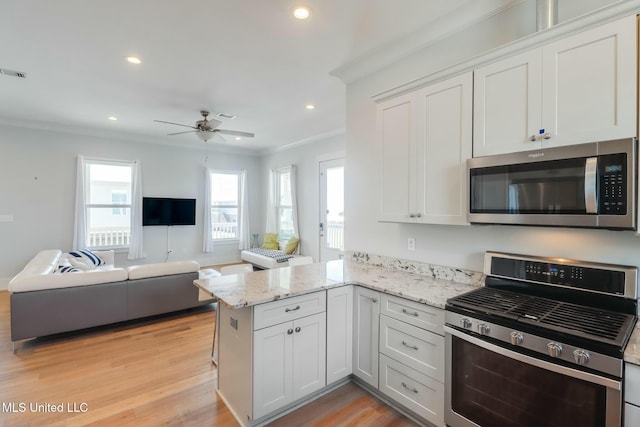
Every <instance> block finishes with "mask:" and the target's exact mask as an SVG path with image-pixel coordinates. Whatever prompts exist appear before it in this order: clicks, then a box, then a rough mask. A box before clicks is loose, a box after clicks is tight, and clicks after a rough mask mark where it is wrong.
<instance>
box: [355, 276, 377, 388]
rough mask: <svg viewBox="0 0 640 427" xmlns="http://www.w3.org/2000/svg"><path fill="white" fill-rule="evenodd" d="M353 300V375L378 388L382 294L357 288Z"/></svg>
mask: <svg viewBox="0 0 640 427" xmlns="http://www.w3.org/2000/svg"><path fill="white" fill-rule="evenodd" d="M353 300H354V301H353V304H354V305H353V375H355V376H356V377H358V378H360V379H361V380H362V381H364V382H366V383H367V384H369V385H370V386H372V387H374V388H378V330H379V324H378V317H379V315H380V293H379V292H376V291H372V290H371V289H367V288H363V287H360V286H356V288H355V289H354V292H353Z"/></svg>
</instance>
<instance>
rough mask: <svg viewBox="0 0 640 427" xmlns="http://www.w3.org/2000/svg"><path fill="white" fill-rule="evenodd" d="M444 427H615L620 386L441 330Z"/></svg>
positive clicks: (619, 413) (619, 410)
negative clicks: (443, 353) (443, 343)
mask: <svg viewBox="0 0 640 427" xmlns="http://www.w3.org/2000/svg"><path fill="white" fill-rule="evenodd" d="M445 340H446V354H447V360H446V381H445V387H446V395H445V406H446V409H445V422H446V424H447V426H450V427H478V426H481V427H493V426H501V427H524V426H535V427H566V426H581V427H614V426H615V427H620V425H621V418H622V392H621V390H622V383H621V381H616V380H612V379H609V378H606V377H601V376H598V375H594V374H590V373H587V372H583V371H579V370H576V369H572V368H567V367H564V366H561V365H557V364H555V363H551V362H547V361H545V360H541V359H537V358H535V357H531V356H528V355H524V354H521V353H517V352H514V351H512V350H509V349H506V348H503V347H500V346H497V345H494V344H491V343H488V342H486V341H484V340H482V339H480V338H478V337H476V336H472V335H469V334H467V333H464V332H462V331H459V330H457V329H454V328H451V327H449V326H445Z"/></svg>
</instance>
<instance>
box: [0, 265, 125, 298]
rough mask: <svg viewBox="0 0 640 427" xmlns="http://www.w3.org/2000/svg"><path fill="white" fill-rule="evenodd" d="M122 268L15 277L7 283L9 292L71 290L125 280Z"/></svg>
mask: <svg viewBox="0 0 640 427" xmlns="http://www.w3.org/2000/svg"><path fill="white" fill-rule="evenodd" d="M127 277H128V274H127V270H125V269H124V268H113V267H111V268H108V269H100V270H98V269H96V270H91V271H82V272H79V273H77V274H40V275H24V276H20V275H18V276H16V277H14V278H13V280H11V282H9V291H11V292H29V291H40V290H43V289H59V288H71V287H74V286H86V285H97V284H99V283H112V282H121V281H124V280H127Z"/></svg>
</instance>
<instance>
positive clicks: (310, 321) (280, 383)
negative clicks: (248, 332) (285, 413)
mask: <svg viewBox="0 0 640 427" xmlns="http://www.w3.org/2000/svg"><path fill="white" fill-rule="evenodd" d="M325 328H326V314H325V313H318V314H314V315H312V316H307V317H303V318H300V319H296V320H294V321H292V322H287V323H281V324H278V325H275V326H270V327H268V328H264V329H260V330H258V331H255V332H254V335H253V372H254V377H253V419H258V418H260V417H263V416H264V415H267V414H269V413H271V412H273V411H275V410H277V409H280V408H282V407H283V406H285V405H287V404H289V403H291V402H294V401H296V400H298V399H300V398H302V397H304V396H306V395H308V394H310V393H312V392H314V391H316V390H319V389H321V388H322V387H324V386H325V384H326V383H325V366H326V365H325V348H326V332H325V331H326V329H325Z"/></svg>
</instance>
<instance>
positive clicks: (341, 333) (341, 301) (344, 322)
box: [327, 285, 353, 384]
mask: <svg viewBox="0 0 640 427" xmlns="http://www.w3.org/2000/svg"><path fill="white" fill-rule="evenodd" d="M352 348H353V286H351V285H350V286H341V287H339V288H333V289H329V290H328V291H327V384H331V383H333V382H335V381H338V380H340V379H342V378H345V377H347V376H349V375H351V373H352V371H353V369H352V366H353V364H352V358H353V352H352V350H351V349H352Z"/></svg>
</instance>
